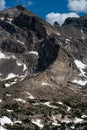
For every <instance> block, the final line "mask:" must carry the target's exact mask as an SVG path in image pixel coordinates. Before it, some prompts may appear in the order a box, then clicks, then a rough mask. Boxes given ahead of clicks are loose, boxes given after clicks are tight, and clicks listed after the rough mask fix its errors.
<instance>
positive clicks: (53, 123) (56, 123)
mask: <svg viewBox="0 0 87 130" xmlns="http://www.w3.org/2000/svg"><path fill="white" fill-rule="evenodd" d="M52 118H53V119H52V125H53V126H60V124H58V122H57V120H56V118H55V116H53V117H52Z"/></svg>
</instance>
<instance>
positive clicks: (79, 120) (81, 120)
mask: <svg viewBox="0 0 87 130" xmlns="http://www.w3.org/2000/svg"><path fill="white" fill-rule="evenodd" d="M73 122H74V123H75V124H77V123H83V119H81V118H77V117H76V118H75V119H74V121H73Z"/></svg>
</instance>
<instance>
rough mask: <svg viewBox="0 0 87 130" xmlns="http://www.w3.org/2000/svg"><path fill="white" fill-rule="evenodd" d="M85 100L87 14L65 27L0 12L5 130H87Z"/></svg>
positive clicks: (17, 10) (1, 121) (21, 12)
mask: <svg viewBox="0 0 87 130" xmlns="http://www.w3.org/2000/svg"><path fill="white" fill-rule="evenodd" d="M86 99H87V15H85V16H82V17H80V18H67V19H66V20H65V22H64V24H63V25H62V26H61V27H60V26H59V24H58V23H57V22H55V23H54V25H53V26H51V25H50V24H49V23H47V22H46V21H44V20H43V19H41V18H39V17H38V16H36V15H34V14H33V13H31V12H30V11H28V10H27V9H26V8H24V7H23V6H22V5H18V6H16V7H14V8H9V9H6V10H3V11H1V12H0V130H39V129H42V130H65V129H67V130H86V129H87V100H86Z"/></svg>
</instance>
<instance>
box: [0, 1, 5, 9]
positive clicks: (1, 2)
mask: <svg viewBox="0 0 87 130" xmlns="http://www.w3.org/2000/svg"><path fill="white" fill-rule="evenodd" d="M5 4H6V2H5V0H0V10H3V9H5Z"/></svg>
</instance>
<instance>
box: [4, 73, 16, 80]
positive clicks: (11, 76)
mask: <svg viewBox="0 0 87 130" xmlns="http://www.w3.org/2000/svg"><path fill="white" fill-rule="evenodd" d="M15 77H18V75H15V74H14V73H9V74H8V76H7V77H6V79H5V80H9V79H12V78H15Z"/></svg>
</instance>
